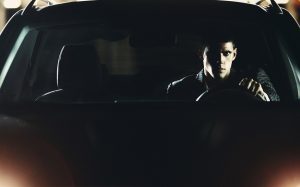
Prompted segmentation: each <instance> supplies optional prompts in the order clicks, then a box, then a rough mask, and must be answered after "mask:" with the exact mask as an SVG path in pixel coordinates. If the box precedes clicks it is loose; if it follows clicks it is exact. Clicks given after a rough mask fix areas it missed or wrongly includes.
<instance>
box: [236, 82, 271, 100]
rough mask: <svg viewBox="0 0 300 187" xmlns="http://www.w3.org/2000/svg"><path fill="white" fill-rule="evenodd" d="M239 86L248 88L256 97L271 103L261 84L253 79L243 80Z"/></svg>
mask: <svg viewBox="0 0 300 187" xmlns="http://www.w3.org/2000/svg"><path fill="white" fill-rule="evenodd" d="M239 86H242V87H244V88H246V89H247V90H248V91H249V92H250V93H252V94H253V95H254V96H258V97H260V98H261V99H262V100H264V101H270V99H269V96H268V95H267V94H266V93H265V92H264V90H263V88H262V86H261V84H260V83H258V82H256V81H255V80H253V79H249V78H243V79H242V80H241V81H240V83H239Z"/></svg>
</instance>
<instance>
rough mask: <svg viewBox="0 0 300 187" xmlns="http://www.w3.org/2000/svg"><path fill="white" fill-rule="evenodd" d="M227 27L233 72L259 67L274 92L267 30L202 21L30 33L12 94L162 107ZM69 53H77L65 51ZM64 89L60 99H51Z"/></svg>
mask: <svg viewBox="0 0 300 187" xmlns="http://www.w3.org/2000/svg"><path fill="white" fill-rule="evenodd" d="M210 22H211V21H210ZM210 25H214V26H210ZM236 25H238V26H236ZM183 28H184V29H183ZM228 28H231V29H230V32H232V33H233V34H234V36H235V40H236V45H237V48H238V53H237V56H236V59H235V60H234V62H233V64H232V69H235V70H238V71H239V70H241V71H243V72H245V73H247V74H249V73H251V71H252V70H254V69H257V68H263V69H264V71H265V72H266V73H267V75H268V76H269V77H270V80H271V81H273V85H274V87H275V89H278V90H280V87H278V83H277V82H276V80H274V79H273V77H274V76H275V75H276V69H274V68H273V66H274V65H273V64H272V63H273V61H272V58H273V57H272V55H271V53H270V51H269V50H270V49H269V46H268V43H267V42H266V41H267V38H268V37H267V31H266V30H264V29H263V28H261V27H258V26H256V25H255V24H249V23H247V24H242V23H238V24H236V23H228V22H218V23H214V24H211V23H210V24H207V23H206V22H205V21H202V22H199V23H197V24H195V25H192V26H191V25H189V26H185V27H179V26H176V25H175V26H174V25H172V26H169V25H168V26H166V25H154V24H152V25H151V26H150V25H149V26H147V27H144V26H143V27H137V26H132V25H130V26H128V25H126V26H121V27H120V26H118V27H116V26H113V25H109V24H106V25H105V24H76V25H73V24H72V25H63V26H61V25H60V26H51V27H41V28H32V29H29V32H28V34H27V35H28V37H25V39H24V42H23V43H26V42H27V45H24V46H26V49H22V46H21V47H20V49H19V52H18V53H22V51H26V52H28V50H29V49H28V48H30V47H28V46H29V45H28V43H30V42H29V41H31V43H32V44H31V46H32V47H31V48H32V49H30V53H31V54H32V55H31V56H30V57H27V58H22V59H23V61H26V63H23V65H22V66H24V67H25V66H26V68H22V67H11V68H10V71H21V70H20V69H22V71H25V69H26V72H23V73H22V75H23V79H22V85H23V87H22V90H20V92H19V93H14V94H17V95H18V98H19V100H22V101H40V102H63V103H70V102H71V103H74V102H75V103H76V102H77V103H78V102H79V103H82V102H126V101H145V102H147V101H166V100H168V99H167V88H168V85H169V84H170V83H171V82H172V81H175V80H178V79H181V78H182V77H185V76H188V75H196V74H198V73H199V72H200V71H201V69H202V68H203V59H202V55H199V53H200V50H201V49H202V48H203V43H204V41H205V40H206V38H207V37H209V38H214V37H215V36H217V35H218V34H220V33H222V32H224V30H229V29H228ZM33 38H34V42H32V40H33ZM26 40H28V41H26ZM70 46H73V48H74V46H75V48H77V49H75V50H74V49H70V50H63V49H64V48H70ZM68 51H69V52H68ZM17 56H18V54H17V55H16V57H17ZM19 56H22V54H19ZM16 59H17V58H16ZM14 66H21V65H14ZM19 74H20V73H19ZM274 74H275V75H274ZM62 90H63V91H64V93H63V94H62V95H61V94H58V95H55V94H57V93H56V92H60V91H62ZM53 93H54V95H55V96H54V97H52V96H51V97H49V98H48V96H49V94H50V95H52V94H53ZM45 95H47V98H46V99H45ZM199 95H200V94H199ZM171 100H172V99H171ZM173 100H174V99H173ZM175 100H176V99H175ZM183 100H184V99H183Z"/></svg>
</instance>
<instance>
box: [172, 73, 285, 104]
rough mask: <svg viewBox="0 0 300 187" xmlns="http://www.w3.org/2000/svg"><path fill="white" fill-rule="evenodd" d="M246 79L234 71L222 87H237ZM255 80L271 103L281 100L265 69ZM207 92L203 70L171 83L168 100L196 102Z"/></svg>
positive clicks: (256, 74) (257, 74) (256, 75)
mask: <svg viewBox="0 0 300 187" xmlns="http://www.w3.org/2000/svg"><path fill="white" fill-rule="evenodd" d="M244 77H247V76H243V75H242V73H238V72H236V71H235V70H232V72H231V74H230V77H229V79H228V80H227V81H226V84H224V85H223V86H222V87H224V88H232V87H236V86H237V85H238V83H239V82H240V81H241V79H242V78H244ZM248 78H249V77H248ZM250 78H252V77H250ZM253 79H254V80H256V81H258V82H259V83H260V84H261V85H262V87H263V90H264V91H265V92H266V94H268V96H269V98H270V100H271V101H279V100H280V98H279V96H278V94H277V93H276V90H275V89H274V87H273V85H272V83H271V81H270V78H269V77H268V75H267V74H266V73H265V71H264V70H263V69H261V68H260V69H258V70H257V72H256V73H255V77H254V78H253ZM205 91H207V88H206V85H205V83H204V71H203V69H202V70H201V71H200V72H199V73H198V74H194V75H188V76H186V77H183V78H182V79H180V80H177V81H174V82H172V83H170V84H169V86H168V88H167V97H168V99H174V100H185V101H196V99H197V98H198V97H199V96H200V95H201V94H202V93H203V92H205Z"/></svg>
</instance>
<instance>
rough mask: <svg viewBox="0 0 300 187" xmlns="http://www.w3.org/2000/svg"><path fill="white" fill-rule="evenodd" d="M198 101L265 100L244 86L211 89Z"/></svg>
mask: <svg viewBox="0 0 300 187" xmlns="http://www.w3.org/2000/svg"><path fill="white" fill-rule="evenodd" d="M196 101H197V102H210V103H233V102H234V103H239V102H258V101H263V99H262V98H260V97H259V96H254V95H252V94H251V93H249V91H247V90H245V89H243V88H239V87H236V88H224V89H211V90H207V91H205V92H204V93H202V94H201V95H200V96H199V97H198V98H197V99H196Z"/></svg>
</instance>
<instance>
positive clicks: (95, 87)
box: [36, 44, 107, 102]
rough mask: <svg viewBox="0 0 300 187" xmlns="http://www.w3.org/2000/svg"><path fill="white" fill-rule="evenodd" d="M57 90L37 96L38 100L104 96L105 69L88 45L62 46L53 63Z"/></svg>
mask: <svg viewBox="0 0 300 187" xmlns="http://www.w3.org/2000/svg"><path fill="white" fill-rule="evenodd" d="M56 81H57V89H56V90H52V91H50V92H47V93H45V94H43V95H41V96H39V97H38V98H37V99H36V101H39V102H91V101H95V100H99V99H100V100H101V98H103V97H105V96H106V95H107V91H106V89H105V69H104V67H103V65H101V64H100V62H99V57H98V55H97V52H96V50H95V47H94V46H93V45H91V44H85V45H65V46H63V48H62V49H61V52H60V55H59V59H58V63H57V75H56Z"/></svg>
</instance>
